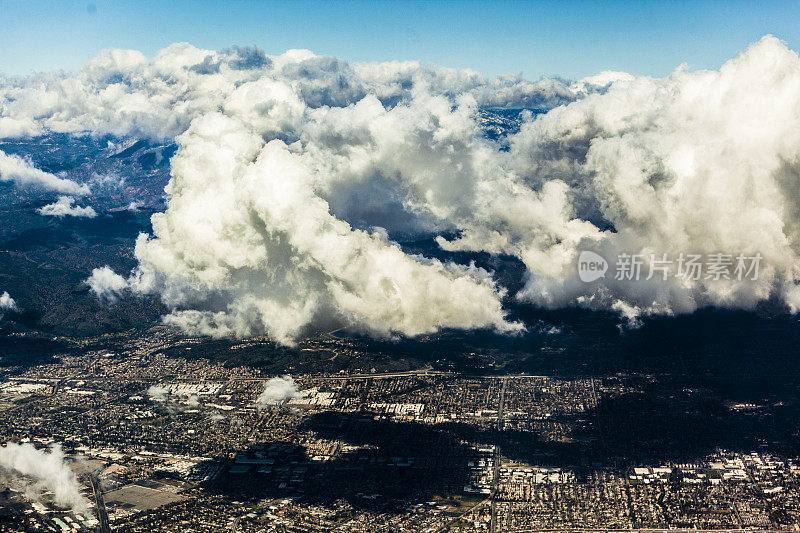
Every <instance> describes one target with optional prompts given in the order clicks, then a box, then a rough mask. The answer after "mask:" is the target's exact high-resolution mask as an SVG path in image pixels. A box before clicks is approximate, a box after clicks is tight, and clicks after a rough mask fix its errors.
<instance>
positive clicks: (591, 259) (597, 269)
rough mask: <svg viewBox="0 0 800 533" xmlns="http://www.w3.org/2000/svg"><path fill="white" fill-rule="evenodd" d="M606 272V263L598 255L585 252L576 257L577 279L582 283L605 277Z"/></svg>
mask: <svg viewBox="0 0 800 533" xmlns="http://www.w3.org/2000/svg"><path fill="white" fill-rule="evenodd" d="M607 270H608V261H606V260H605V259H603V257H602V256H601V255H599V254H596V253H594V252H590V251H588V250H587V251H584V252H581V255H580V256H579V257H578V277H579V278H581V281H583V282H584V283H589V282H592V281H594V280H596V279H600V278H604V277H606V271H607Z"/></svg>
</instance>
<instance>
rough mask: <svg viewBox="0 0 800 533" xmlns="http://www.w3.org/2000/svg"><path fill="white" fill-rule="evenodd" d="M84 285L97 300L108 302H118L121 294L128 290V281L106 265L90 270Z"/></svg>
mask: <svg viewBox="0 0 800 533" xmlns="http://www.w3.org/2000/svg"><path fill="white" fill-rule="evenodd" d="M85 283H86V284H87V285H89V290H90V291H91V292H92V294H94V295H95V296H96V297H97V298H99V299H101V300H105V301H109V302H115V301H117V300H119V298H120V296H122V293H123V292H124V291H125V289H127V288H128V281H127V280H126V279H125V278H123V277H122V276H120V275H119V274H117V273H116V272H114V271H113V270H112V269H111V267H109V266H107V265H106V266H104V267H101V268H95V269H94V270H92V274H91V276H89V277H88V278H87V279H86V281H85Z"/></svg>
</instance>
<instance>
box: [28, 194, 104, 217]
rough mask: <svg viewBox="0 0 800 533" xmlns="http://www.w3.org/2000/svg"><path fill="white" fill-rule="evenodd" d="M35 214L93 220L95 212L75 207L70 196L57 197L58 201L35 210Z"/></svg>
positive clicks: (86, 208)
mask: <svg viewBox="0 0 800 533" xmlns="http://www.w3.org/2000/svg"><path fill="white" fill-rule="evenodd" d="M36 212H37V213H39V214H40V215H44V216H49V217H59V218H61V217H79V218H94V217H96V216H97V212H96V211H95V210H94V209H93V208H92V207H91V206H87V207H79V206H77V205H75V198H72V197H71V196H59V197H58V200H56V201H55V202H53V203H52V204H47V205H45V206H42V207H40V208H39V209H37V210H36Z"/></svg>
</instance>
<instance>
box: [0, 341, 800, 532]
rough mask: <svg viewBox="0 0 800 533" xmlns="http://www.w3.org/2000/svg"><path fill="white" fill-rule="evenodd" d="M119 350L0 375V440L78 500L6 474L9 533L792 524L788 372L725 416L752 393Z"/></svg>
mask: <svg viewBox="0 0 800 533" xmlns="http://www.w3.org/2000/svg"><path fill="white" fill-rule="evenodd" d="M112 337H114V336H112ZM112 340H113V342H111V341H109V339H104V340H103V341H102V342H108V343H109V344H111V345H113V346H114V349H113V350H112V349H97V347H96V346H95V345H93V344H92V343H91V342H85V341H84V342H85V346H84V347H83V348H81V349H76V350H73V351H72V352H71V353H70V355H63V356H61V357H59V358H58V359H53V360H49V361H48V360H45V361H39V362H38V364H34V365H27V366H11V367H6V368H5V369H4V379H3V381H2V383H1V384H0V435H1V437H2V440H3V441H4V442H11V443H16V444H18V445H20V446H25V447H26V448H25V449H27V446H30V445H32V446H33V447H35V448H36V449H37V450H39V451H38V452H35V453H41V454H43V455H42V457H46V456H47V457H49V458H50V459H52V456H54V455H56V454H57V453H58V454H61V453H63V456H64V459H63V461H64V463H65V465H66V466H67V467H68V468H69V470H70V471H71V472H72V473H74V476H75V479H76V481H77V485H78V490H79V495H76V496H75V498H76V499H77V500H78V502H77V504H73V505H72V508H71V509H70V508H65V507H64V506H63V505H57V502H56V500H57V499H58V498H59V497H61V496H60V495H59V493H58V490H59V487H57V486H55V487H54V486H52V485H51V484H49V483H48V481H47V480H46V479H44V478H42V479H35V475H31V476H10V477H9V476H6V477H4V478H2V481H1V483H2V489H0V503H1V505H0V531H112V530H113V531H120V532H144V531H176V532H212V531H214V532H216V531H231V532H235V531H239V532H256V531H276V532H278V531H280V532H284V531H287V532H288V531H293V532H300V531H309V532H312V531H364V532H368V531H425V532H444V531H450V532H467V531H470V532H472V531H481V532H494V531H520V532H522V531H572V530H576V531H607V530H631V529H633V530H667V529H669V530H681V529H683V530H696V529H714V530H737V531H738V530H749V531H755V530H792V529H798V528H799V527H800V457H798V455H797V454H796V448H797V434H796V433H794V434H792V431H794V426H793V424H791V423H789V424H787V423H785V421H786V419H788V420H790V421H791V420H794V418H793V417H794V415H795V412H796V409H797V402H798V398H800V395H798V383H797V381H796V380H794V379H793V377H792V376H783V377H774V376H773V377H770V378H769V379H768V382H769V391H770V392H769V393H768V394H767V396H766V397H764V395H763V394H761V397H760V399H759V400H755V399H754V400H752V401H745V400H740V401H738V402H736V403H734V402H733V401H731V400H729V398H731V397H734V396H736V394H735V393H733V394H732V393H731V390H734V391H735V390H740V391H741V390H743V389H747V390H748V391H750V392H747V393H743V394H741V395H739V396H740V397H742V398H744V397H745V396H747V395H748V394H751V395H754V397H755V396H759V393H760V392H763V391H761V389H760V388H759V385H758V382H759V379H762V378H758V377H752V376H731V375H728V374H724V373H720V375H718V376H715V375H712V374H707V375H705V376H703V377H702V378H700V377H696V376H695V377H690V376H689V375H687V374H681V373H663V374H641V375H634V374H625V373H614V374H606V375H600V374H598V375H591V373H589V374H587V375H574V376H569V375H563V376H559V375H541V376H533V375H518V374H503V375H492V374H491V372H489V373H487V372H483V371H482V372H480V373H478V374H476V375H469V373H465V372H454V371H450V370H446V369H445V370H441V369H437V368H439V367H442V362H441V361H439V362H434V363H433V365H425V366H423V367H422V368H418V369H412V370H403V371H393V370H389V371H386V369H383V368H374V367H372V368H361V367H360V366H359V364H358V363H355V364H353V365H352V366H351V367H350V368H349V369H347V370H345V369H341V370H339V371H333V370H330V367H329V366H327V365H326V364H324V363H321V362H319V361H318V360H317V359H315V357H316V358H319V357H320V356H323V355H324V357H323V359H325V360H328V361H330V360H337V361H339V363H340V364H342V363H343V364H344V365H345V366H347V364H346V361H348V360H349V361H356V362H357V361H360V360H361V359H359V358H360V357H362V356H363V350H364V344H365V343H364V341H362V340H358V339H348V338H338V337H336V336H332V335H322V336H320V337H318V338H315V339H313V340H306V341H303V342H302V343H301V344H300V345H298V347H297V350H298V351H299V352H300V353H305V354H308V357H309V360H311V361H317V362H315V363H314V365H316V366H317V367H318V368H321V369H327V370H318V371H310V370H308V369H307V368H306V369H300V370H298V369H297V368H294V369H289V370H287V375H285V376H280V375H279V376H276V375H275V374H274V373H269V372H265V371H264V370H263V369H259V368H257V367H254V366H247V365H241V364H232V363H230V361H222V362H220V361H219V358H218V357H216V358H212V359H209V358H206V357H204V356H202V354H200V355H198V356H197V357H186V356H171V355H168V354H170V353H173V352H175V351H176V350H178V349H180V350H182V353H184V354H185V353H189V352H191V351H193V350H195V351H202V350H203V347H204V342H208V341H202V340H200V339H197V338H191V337H185V336H182V335H178V334H177V333H175V332H174V331H172V330H169V329H167V328H165V327H163V326H157V327H154V328H152V329H151V330H150V331H148V332H146V333H142V334H131V335H127V336H125V335H117V336H115V337H114V338H113V339H112ZM94 342H95V343H96V342H99V341H97V340H95V341H94ZM243 349H246V350H262V351H265V352H269V351H270V350H274V351H276V352H277V350H278V349H277V348H275V347H274V346H273V345H271V344H270V343H269V341H268V340H267V339H265V338H256V339H250V340H247V341H238V342H237V341H231V342H230V346H229V347H228V351H229V352H231V353H235V352H237V351H238V350H243ZM472 357H473V358H475V359H478V360H479V359H481V355H480V354H472ZM553 357H557V355H554V356H553ZM484 359H485V358H484ZM300 363H302V361H299V362H298V365H300V366H302V365H301V364H300ZM312 366H313V365H312ZM288 374H291V375H288ZM265 384H266V385H265ZM770 395H773V396H774V397H770ZM778 396H779V397H778ZM53 445H57V448H52V446H53ZM20 449H22V448H20ZM48 449H49V450H48ZM70 475H72V474H70ZM26 477H27V478H30V479H27V482H26Z"/></svg>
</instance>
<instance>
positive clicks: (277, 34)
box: [0, 0, 800, 79]
mask: <svg viewBox="0 0 800 533" xmlns="http://www.w3.org/2000/svg"><path fill="white" fill-rule="evenodd" d="M798 22H800V2H770V1H759V2H755V1H727V2H723V1H718V2H702V1H698V2H676V1H661V2H646V1H645V2H624V1H605V2H599V1H574V2H523V1H513V2H512V1H500V2H491V3H490V2H476V1H469V0H462V1H449V2H432V1H427V2H420V1H416V2H410V1H400V0H394V1H388V0H384V1H372V2H367V1H339V2H334V1H325V2H323V1H314V2H311V1H302V0H298V1H293V2H292V1H284V2H267V1H264V2H245V1H236V0H228V1H226V2H207V1H197V2H186V1H169V0H161V1H149V0H144V1H138V2H125V1H113V2H111V1H105V0H92V1H91V2H89V1H86V0H84V1H82V2H71V1H63V2H40V1H37V0H33V1H31V0H0V26H1V27H2V30H0V72H3V73H7V74H26V73H30V72H33V71H41V70H53V69H57V68H64V69H67V70H74V69H76V68H78V67H79V66H80V65H82V64H83V63H84V62H85V61H86V60H87V59H89V58H90V57H92V56H94V55H95V54H96V53H97V52H98V51H99V50H101V49H103V48H110V47H119V48H135V49H138V50H142V51H143V52H145V53H146V54H148V55H152V54H153V53H154V52H155V51H157V50H158V49H160V48H163V47H164V46H167V45H168V44H170V43H173V42H177V41H187V42H190V43H192V44H194V45H196V46H199V47H202V48H213V49H218V48H224V47H226V46H229V45H232V44H238V45H258V46H260V47H262V48H263V49H264V50H265V51H266V52H267V53H270V54H275V53H280V52H282V51H284V50H286V49H289V48H308V49H311V50H313V51H314V52H316V53H318V54H329V55H335V56H337V57H341V58H343V59H346V60H349V61H381V60H390V59H418V60H421V61H423V62H429V63H435V64H439V65H444V66H450V67H470V68H473V69H475V70H478V71H480V72H483V73H484V74H488V75H497V74H508V73H512V74H518V73H523V74H524V75H525V76H526V77H528V78H532V79H535V78H538V77H539V76H541V75H560V76H564V77H567V78H579V77H583V76H587V75H591V74H595V73H597V72H600V71H602V70H624V71H627V72H631V73H633V74H646V75H654V76H663V75H666V74H668V73H669V72H670V71H671V70H673V69H674V68H675V67H676V66H678V65H679V64H681V63H683V62H686V63H688V64H689V66H690V67H691V68H716V67H718V66H719V65H720V64H721V63H722V62H723V61H725V60H726V59H728V58H730V57H732V56H734V55H735V54H736V52H738V51H739V50H742V49H743V48H744V47H745V46H747V44H748V43H750V42H752V41H755V40H757V39H758V38H759V37H761V36H762V35H764V34H766V33H772V34H774V35H776V36H778V37H779V38H781V39H783V40H785V41H786V42H787V43H788V45H789V46H790V47H791V48H793V49H795V50H797V48H798V46H799V45H800V24H798Z"/></svg>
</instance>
